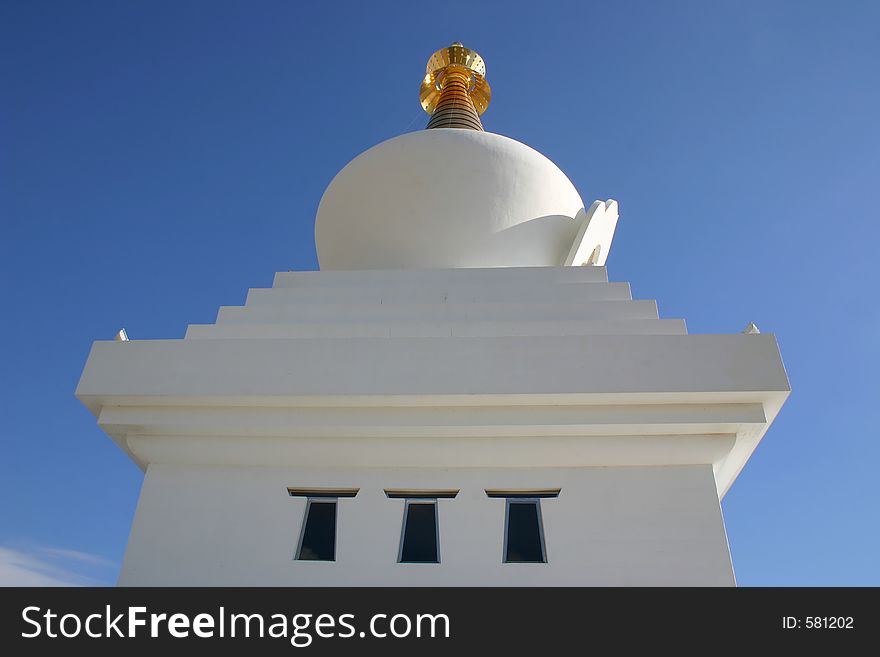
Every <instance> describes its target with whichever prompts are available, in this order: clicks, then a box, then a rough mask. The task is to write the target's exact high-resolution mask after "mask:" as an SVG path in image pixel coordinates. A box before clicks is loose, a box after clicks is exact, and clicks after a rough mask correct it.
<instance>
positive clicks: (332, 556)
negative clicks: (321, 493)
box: [296, 499, 336, 561]
mask: <svg viewBox="0 0 880 657" xmlns="http://www.w3.org/2000/svg"><path fill="white" fill-rule="evenodd" d="M296 558H297V559H302V560H304V561H336V500H318V499H315V500H312V499H310V500H309V503H308V505H307V506H306V515H305V520H303V529H302V536H301V537H300V540H299V550H297V553H296Z"/></svg>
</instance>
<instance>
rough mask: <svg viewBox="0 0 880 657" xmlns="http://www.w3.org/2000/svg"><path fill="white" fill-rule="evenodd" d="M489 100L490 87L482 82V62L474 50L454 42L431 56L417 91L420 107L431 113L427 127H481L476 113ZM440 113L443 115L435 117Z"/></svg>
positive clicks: (483, 110)
mask: <svg viewBox="0 0 880 657" xmlns="http://www.w3.org/2000/svg"><path fill="white" fill-rule="evenodd" d="M491 99H492V90H491V88H490V87H489V83H488V82H487V81H486V64H485V62H483V58H482V57H480V56H479V55H478V54H477V53H476V52H474V51H473V50H471V49H470V48H465V47H464V46H463V45H461V43H459V42H457V41H456V42H455V43H453V44H452V45H451V46H449V47H448V48H441V49H440V50H438V51H437V52H435V53H434V54H433V55H431V58H430V59H429V60H428V65H427V67H426V68H425V79H424V80H422V87H421V89H420V91H419V100H420V101H421V103H422V107H423V108H424V110H425V111H426V112H427V113H428V114H430V115H432V120H431V121H430V122H429V123H428V127H429V128H432V127H470V128H473V129H476V130H482V129H483V127H482V124H481V123H480V119H479V115H481V114H482V113H483V112H485V111H486V108H487V107H489V101H490V100H491ZM441 112H442V113H443V116H439V117H438V116H436V115H437V114H440V113H441ZM464 114H467V115H470V114H473V116H472V117H468V116H464ZM435 119H436V120H435ZM471 119H473V120H471ZM465 124H466V125H465Z"/></svg>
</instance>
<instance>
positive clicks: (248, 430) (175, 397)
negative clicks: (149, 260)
mask: <svg viewBox="0 0 880 657" xmlns="http://www.w3.org/2000/svg"><path fill="white" fill-rule="evenodd" d="M788 389H789V388H788V381H787V378H786V376H785V371H784V368H783V366H782V361H781V359H780V357H779V352H778V348H777V346H776V341H775V339H774V337H773V336H772V335H769V334H763V335H744V334H735V335H688V334H687V333H686V330H685V326H684V323H683V322H682V321H681V320H661V319H658V313H657V306H656V303H655V302H653V301H650V300H633V299H632V298H631V295H630V289H629V286H628V285H626V284H621V283H608V282H607V275H606V272H605V269H604V267H539V268H510V269H494V268H484V269H458V270H456V269H450V270H394V271H385V270H382V271H380V270H372V271H325V272H283V273H279V274H277V275H276V277H275V284H274V287H273V288H272V289H269V290H252V291H251V292H250V293H249V294H248V296H247V303H246V304H245V305H244V306H241V307H225V308H222V309H221V311H220V313H219V315H218V322H217V324H215V325H195V326H191V327H190V329H189V330H188V332H187V337H186V339H184V340H147V341H143V340H136V341H128V342H113V341H101V342H96V343H95V344H94V346H93V348H92V351H91V354H90V356H89V360H88V363H87V364H86V368H85V370H84V372H83V375H82V378H81V380H80V384H79V387H78V389H77V395H78V397H79V398H80V399H81V400H82V401H83V402H84V403H85V404H86V405H87V406H88V407H89V408H90V409H91V410H92V411H93V412H94V413H95V415H96V417H97V418H98V422H99V424H100V426H101V427H102V428H103V429H104V430H105V431H106V432H107V433H108V434H109V435H110V436H111V437H112V438H113V439H114V440H115V441H116V443H117V444H118V445H119V446H120V448H122V449H123V450H124V451H125V452H126V453H127V454H128V455H129V456H130V457H131V458H132V459H133V460H134V461H135V462H136V463H138V465H140V466H141V467H142V468H144V469H145V470H146V473H147V474H146V479H145V483H144V488H143V491H142V495H141V499H140V502H139V506H138V512H137V516H136V519H135V522H134V525H133V528H132V534H131V539H130V542H129V547H128V550H127V553H126V558H125V564H124V567H123V571H122V576H121V579H120V582H121V583H122V584H178V583H179V584H303V585H306V584H308V585H321V584H338V585H343V584H413V585H419V584H438V585H446V584H497V585H507V584H528V585H532V584H535V585H539V584H548V585H550V584H609V585H610V584H709V585H714V584H725V585H726V584H732V583H733V575H732V571H731V567H730V560H729V555H728V552H727V543H726V540H725V538H724V531H723V525H722V522H721V516H720V510H719V505H718V499H719V496H720V495H723V494H724V492H725V491H726V490H727V489H728V488H729V487H730V485H731V484H732V483H733V481H734V480H735V478H736V475H737V473H738V472H739V471H740V469H741V468H742V467H743V465H744V464H745V462H746V461H747V460H748V458H749V455H750V454H751V453H752V451H753V450H754V449H755V446H756V445H757V444H758V442H759V441H760V439H761V437H762V436H763V435H764V433H765V432H766V430H767V428H768V427H769V425H770V423H771V422H772V421H773V419H774V417H775V416H776V414H777V412H778V411H779V408H780V407H781V405H782V403H783V402H784V400H785V398H786V397H787V395H788ZM288 486H301V487H308V486H344V487H351V486H354V487H361V488H362V491H361V493H360V495H359V496H358V497H357V498H356V499H354V500H343V501H341V503H340V513H339V523H340V524H339V531H340V534H339V552H338V561H337V562H336V563H335V564H322V563H303V562H294V561H293V560H292V556H293V554H294V551H295V549H296V545H295V542H296V539H297V537H298V535H299V528H300V523H301V521H302V517H301V516H302V510H303V508H304V502H303V501H302V500H297V499H291V498H289V497H288V496H287V495H286V488H287V487H288ZM517 486H520V487H527V488H533V487H548V488H555V487H562V489H563V493H562V495H561V496H560V497H559V499H557V500H546V501H544V502H542V512H543V518H544V522H545V530H546V535H547V549H548V554H549V558H550V563H548V564H545V565H536V564H503V563H502V560H501V553H500V552H501V544H502V543H501V541H502V535H501V532H502V526H503V501H499V500H489V499H488V498H486V497H485V494H484V493H483V489H484V488H494V487H498V488H501V487H503V488H508V487H517ZM387 487H399V488H430V487H440V488H448V487H453V488H461V490H462V493H461V494H460V495H459V497H458V498H457V499H455V500H444V501H441V502H440V523H441V550H442V560H443V563H442V564H441V565H440V566H429V565H413V564H406V565H402V564H397V563H396V562H395V555H396V553H397V546H398V541H399V531H400V526H401V520H402V515H401V514H402V512H403V509H402V505H403V503H402V501H394V500H387V499H386V498H385V496H384V495H383V494H382V489H383V488H387Z"/></svg>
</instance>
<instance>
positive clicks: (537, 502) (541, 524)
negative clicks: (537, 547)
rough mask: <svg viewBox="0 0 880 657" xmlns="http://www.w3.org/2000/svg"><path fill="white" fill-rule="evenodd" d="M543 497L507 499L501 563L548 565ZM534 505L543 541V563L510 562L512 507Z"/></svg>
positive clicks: (540, 537) (539, 533)
mask: <svg viewBox="0 0 880 657" xmlns="http://www.w3.org/2000/svg"><path fill="white" fill-rule="evenodd" d="M541 499H542V498H541V497H521V496H514V497H506V498H505V501H504V545H503V546H502V548H501V550H502V552H501V563H548V559H547V543H546V542H545V541H544V516H543V515H542V514H541ZM511 503H512V504H534V505H535V512H536V515H537V519H538V537H539V539H540V541H541V561H509V560H508V559H507V543H508V538H509V537H510V505H511Z"/></svg>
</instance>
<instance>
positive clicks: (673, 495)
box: [119, 465, 734, 586]
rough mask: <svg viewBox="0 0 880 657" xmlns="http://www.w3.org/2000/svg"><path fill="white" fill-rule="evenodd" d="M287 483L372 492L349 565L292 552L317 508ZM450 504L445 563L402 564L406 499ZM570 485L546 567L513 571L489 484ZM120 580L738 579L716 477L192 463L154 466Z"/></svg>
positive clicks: (552, 523) (354, 503)
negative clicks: (417, 496) (415, 494)
mask: <svg viewBox="0 0 880 657" xmlns="http://www.w3.org/2000/svg"><path fill="white" fill-rule="evenodd" d="M288 486H304V487H308V486H342V487H355V488H360V492H359V493H358V495H357V497H355V498H353V499H344V500H340V502H339V512H338V525H337V527H338V538H337V552H336V561H335V562H332V563H329V562H305V561H296V560H294V559H293V556H294V554H295V551H296V547H297V545H296V543H297V540H298V537H299V531H300V527H301V523H302V520H303V512H304V509H305V500H304V499H303V498H291V497H289V496H288V495H287V490H286V489H287V487H288ZM397 487H399V488H458V489H460V492H459V494H458V497H457V498H455V499H452V500H440V501H439V521H440V560H441V563H439V564H399V563H397V562H396V559H397V551H398V546H399V541H400V530H401V522H402V518H403V515H402V514H403V500H390V499H387V498H386V496H385V494H384V493H383V489H384V488H397ZM535 487H548V488H549V487H561V489H562V491H561V493H560V495H559V498H558V499H547V500H542V502H541V512H542V516H543V522H544V534H545V541H546V547H547V558H548V562H547V563H546V564H514V563H510V564H505V563H502V545H503V527H504V501H503V500H498V499H489V498H487V497H486V494H485V492H484V490H485V489H486V488H535ZM119 583H120V584H122V585H127V586H135V585H150V586H161V585H232V586H236V585H258V586H260V585H265V586H327V585H330V586H340V585H355V586H357V585H374V586H420V585H424V586H515V585H525V586H532V585H551V586H574V585H596V586H599V585H602V586H619V585H623V586H626V585H649V586H650V585H676V586H681V585H709V586H729V585H733V584H734V579H733V571H732V568H731V563H730V555H729V551H728V548H727V540H726V537H725V533H724V526H723V522H722V519H721V511H720V508H719V504H718V498H717V496H716V494H715V484H714V480H713V477H712V470H711V468H710V467H708V466H681V467H665V468H607V467H606V468H548V469H541V468H529V469H507V470H506V469H499V468H489V469H475V468H459V469H455V470H438V469H418V470H406V469H398V468H394V469H381V468H375V469H373V468H350V469H338V470H332V469H330V470H327V469H324V470H315V469H310V468H253V467H183V466H168V465H164V466H163V465H153V466H150V468H149V469H148V471H147V474H146V478H145V481H144V488H143V492H142V494H141V500H140V502H139V504H138V509H137V515H136V518H135V523H134V527H133V528H132V533H131V537H130V540H129V547H128V551H127V553H126V556H125V562H124V564H123V567H122V573H121V575H120V579H119Z"/></svg>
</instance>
